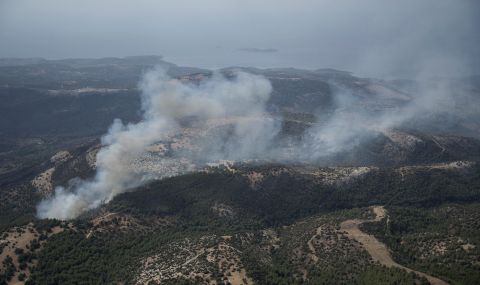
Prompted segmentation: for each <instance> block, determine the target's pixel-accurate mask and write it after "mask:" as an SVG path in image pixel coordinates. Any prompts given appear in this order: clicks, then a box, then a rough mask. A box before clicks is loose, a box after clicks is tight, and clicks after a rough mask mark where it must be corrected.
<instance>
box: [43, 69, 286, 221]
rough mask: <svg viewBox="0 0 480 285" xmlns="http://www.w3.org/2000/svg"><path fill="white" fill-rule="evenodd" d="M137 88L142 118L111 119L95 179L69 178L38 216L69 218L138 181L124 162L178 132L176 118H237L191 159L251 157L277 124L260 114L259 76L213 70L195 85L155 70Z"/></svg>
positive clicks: (262, 89)
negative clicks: (227, 130)
mask: <svg viewBox="0 0 480 285" xmlns="http://www.w3.org/2000/svg"><path fill="white" fill-rule="evenodd" d="M140 87H141V89H142V90H143V94H142V102H143V110H144V118H143V120H142V121H141V122H139V123H137V124H127V125H124V124H123V123H122V122H121V121H120V120H116V121H115V122H114V123H113V125H112V126H111V127H110V130H109V131H108V133H107V134H106V135H105V136H104V137H103V138H102V144H103V148H102V149H101V150H100V151H99V153H98V155H97V173H96V175H95V177H94V178H93V179H92V180H80V181H74V182H73V183H72V185H70V187H69V189H65V188H64V187H57V188H56V189H55V195H54V196H53V197H51V198H50V199H46V200H44V201H42V202H41V203H40V204H39V205H38V209H37V210H38V216H39V217H41V218H59V219H72V218H75V217H77V216H78V215H80V214H81V213H83V212H85V211H87V210H90V209H94V208H96V207H98V206H99V205H101V204H102V203H104V202H108V201H110V200H111V199H112V198H113V197H115V196H116V195H118V194H120V193H122V192H125V191H127V190H128V189H130V188H132V187H135V186H138V185H141V184H142V183H144V182H145V181H146V180H148V179H149V178H150V177H149V175H148V174H144V173H137V172H134V171H132V170H131V169H130V168H129V167H128V166H129V165H130V164H131V163H132V161H134V160H135V159H136V158H137V157H139V156H140V155H141V154H142V153H144V152H146V150H147V148H148V146H150V145H151V144H153V143H155V142H157V141H162V140H165V139H167V138H168V137H172V136H175V135H177V134H179V133H180V132H181V128H180V120H181V119H183V118H185V117H190V118H192V117H193V118H194V121H197V122H200V123H202V122H206V121H207V120H211V119H216V120H222V119H223V120H226V119H228V118H232V117H238V118H241V119H238V120H234V121H233V130H232V132H231V134H230V136H229V137H228V138H227V139H226V140H225V139H223V138H213V139H212V140H210V141H209V145H210V146H212V147H213V150H214V151H213V152H209V153H205V154H202V153H201V152H200V153H198V152H196V153H195V154H196V155H197V157H196V158H195V159H197V160H198V159H201V160H209V159H210V158H209V156H212V158H213V157H215V158H224V159H239V158H248V157H254V156H255V155H256V154H258V153H262V152H264V151H265V150H266V148H267V147H268V145H270V144H271V143H270V140H271V139H272V138H273V137H274V136H275V134H276V133H277V132H278V125H277V123H276V122H275V121H274V120H273V119H271V118H268V117H266V116H265V114H264V113H265V110H264V108H265V103H266V101H267V100H268V98H269V96H270V93H271V91H272V87H271V85H270V82H269V81H268V80H266V79H264V78H263V77H260V76H254V75H250V74H247V73H242V72H238V73H236V74H235V75H234V78H232V79H226V78H224V77H223V76H222V75H220V74H215V75H214V76H213V77H212V78H210V79H208V80H204V81H202V82H201V83H199V84H188V83H184V82H182V81H180V80H177V79H172V78H169V77H168V76H167V74H166V72H165V71H164V70H161V69H158V70H154V71H152V72H149V73H147V74H146V75H145V76H144V79H143V81H142V82H141V83H140ZM203 147H204V146H203ZM198 156H199V157H198ZM173 174H175V173H173Z"/></svg>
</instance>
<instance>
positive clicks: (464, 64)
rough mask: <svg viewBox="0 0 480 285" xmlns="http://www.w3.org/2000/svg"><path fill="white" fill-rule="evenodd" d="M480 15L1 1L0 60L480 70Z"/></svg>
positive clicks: (462, 4)
mask: <svg viewBox="0 0 480 285" xmlns="http://www.w3.org/2000/svg"><path fill="white" fill-rule="evenodd" d="M479 16H480V1H477V0H471V1H469V0H401V1H393V0H391V1H389V0H342V1H339V0H317V1H313V0H291V1H286V0H264V1H260V0H256V1H250V0H190V1H187V0H172V1H167V0H165V1H162V0H157V1H153V0H135V1H119V0H82V1H73V0H72V1H70V0H42V1H39V0H0V57H45V58H67V57H106V56H128V55H142V54H157V55H163V56H164V57H165V59H166V60H167V61H172V62H174V63H177V64H182V65H190V66H199V67H208V68H217V67H223V66H231V65H241V66H257V67H300V68H309V69H315V68H326V67H331V68H337V69H345V70H350V71H354V72H356V73H357V74H360V75H366V76H370V75H371V76H383V77H387V76H402V75H405V74H416V73H419V72H423V71H424V69H427V70H428V71H429V72H434V73H438V74H439V75H442V74H443V73H445V75H460V74H461V75H464V74H472V73H476V74H480V28H479V27H480V20H479ZM255 48H256V49H269V48H273V49H276V50H277V51H276V52H271V51H270V52H267V51H264V52H260V51H258V52H255V51H254V49H255ZM242 49H243V50H242Z"/></svg>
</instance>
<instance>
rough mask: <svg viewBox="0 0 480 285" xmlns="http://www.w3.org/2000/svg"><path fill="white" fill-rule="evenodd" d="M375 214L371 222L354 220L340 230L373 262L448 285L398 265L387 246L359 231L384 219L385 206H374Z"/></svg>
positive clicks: (434, 282) (345, 223)
mask: <svg viewBox="0 0 480 285" xmlns="http://www.w3.org/2000/svg"><path fill="white" fill-rule="evenodd" d="M372 210H373V212H374V213H375V215H376V217H375V218H374V219H371V220H360V219H353V220H346V221H344V222H342V223H341V224H340V229H341V230H342V231H344V232H346V233H347V237H349V238H350V239H354V240H356V241H358V242H359V243H360V244H361V245H362V246H363V247H364V248H365V250H366V251H367V252H368V253H369V254H370V255H371V256H372V258H373V260H375V261H378V262H379V263H380V264H382V265H385V266H387V267H392V266H393V267H397V268H401V269H404V270H406V271H407V272H414V273H415V274H417V275H419V276H421V277H425V278H427V280H428V282H430V284H432V285H448V283H447V282H445V281H443V280H441V279H438V278H435V277H433V276H430V275H428V274H425V273H423V272H419V271H416V270H413V269H410V268H407V267H405V266H403V265H400V264H398V263H396V262H395V261H394V260H393V259H392V256H391V255H390V252H389V251H388V248H387V246H386V245H385V244H383V243H382V242H380V241H379V240H377V239H376V238H375V237H374V236H372V235H369V234H366V233H364V232H362V231H361V230H360V229H359V226H360V225H361V224H363V223H367V222H379V221H381V220H382V219H383V218H385V217H386V211H385V208H383V206H374V207H372Z"/></svg>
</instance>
